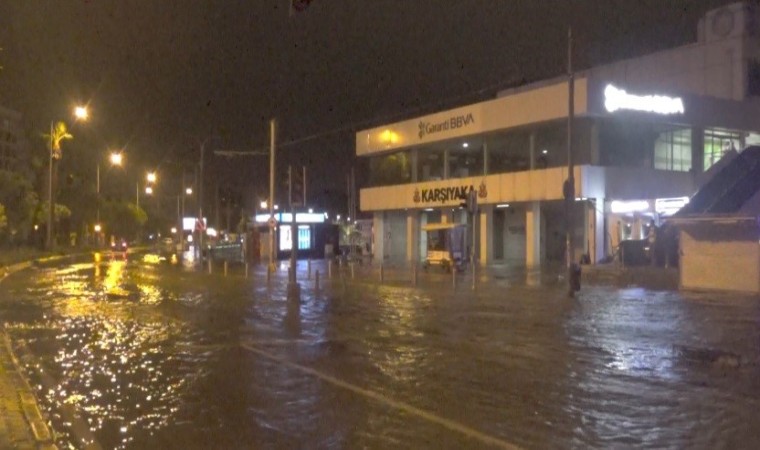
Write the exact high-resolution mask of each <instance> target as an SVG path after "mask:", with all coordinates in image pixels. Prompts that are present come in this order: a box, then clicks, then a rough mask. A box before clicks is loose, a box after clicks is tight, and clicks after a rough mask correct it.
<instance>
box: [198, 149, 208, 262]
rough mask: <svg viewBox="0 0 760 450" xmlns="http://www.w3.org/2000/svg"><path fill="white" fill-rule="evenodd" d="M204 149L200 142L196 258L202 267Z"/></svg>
mask: <svg viewBox="0 0 760 450" xmlns="http://www.w3.org/2000/svg"><path fill="white" fill-rule="evenodd" d="M205 151H206V141H203V142H201V161H200V178H199V179H198V220H199V221H200V227H201V229H200V230H198V258H199V261H200V262H201V267H203V234H204V233H205V229H204V228H205V222H203V154H204V153H205Z"/></svg>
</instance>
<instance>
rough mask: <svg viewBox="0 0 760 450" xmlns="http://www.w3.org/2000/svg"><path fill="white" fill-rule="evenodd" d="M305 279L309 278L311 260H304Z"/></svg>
mask: <svg viewBox="0 0 760 450" xmlns="http://www.w3.org/2000/svg"><path fill="white" fill-rule="evenodd" d="M306 279H307V280H311V260H310V259H307V260H306Z"/></svg>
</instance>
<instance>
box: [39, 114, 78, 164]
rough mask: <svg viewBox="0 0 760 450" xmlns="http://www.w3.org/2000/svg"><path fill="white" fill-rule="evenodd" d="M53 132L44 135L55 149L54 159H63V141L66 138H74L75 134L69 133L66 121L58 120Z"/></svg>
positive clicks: (53, 149)
mask: <svg viewBox="0 0 760 450" xmlns="http://www.w3.org/2000/svg"><path fill="white" fill-rule="evenodd" d="M51 132H52V133H53V134H52V135H50V134H46V135H43V136H44V137H45V138H46V139H48V140H49V141H50V145H51V147H52V151H53V159H61V156H62V155H61V142H62V141H63V140H64V139H73V138H74V136H72V135H71V133H69V130H68V129H67V128H66V123H65V122H56V123H55V125H54V126H53V128H52V130H51Z"/></svg>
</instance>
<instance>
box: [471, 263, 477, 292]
mask: <svg viewBox="0 0 760 450" xmlns="http://www.w3.org/2000/svg"><path fill="white" fill-rule="evenodd" d="M476 270H477V268H476V266H475V261H474V260H473V261H472V290H473V291H474V290H475V281H476V279H477V276H476V275H477V273H475V272H476Z"/></svg>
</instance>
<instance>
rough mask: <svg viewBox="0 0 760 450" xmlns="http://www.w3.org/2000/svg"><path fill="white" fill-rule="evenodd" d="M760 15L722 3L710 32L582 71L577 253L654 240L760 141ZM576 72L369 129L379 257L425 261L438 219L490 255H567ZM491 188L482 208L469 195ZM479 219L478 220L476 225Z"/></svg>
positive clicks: (593, 255) (361, 151) (365, 192)
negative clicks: (470, 204)
mask: <svg viewBox="0 0 760 450" xmlns="http://www.w3.org/2000/svg"><path fill="white" fill-rule="evenodd" d="M757 95H760V14H758V11H757V10H756V9H754V8H752V7H750V6H749V5H746V4H743V3H739V4H735V5H731V6H729V7H725V8H722V9H719V10H715V11H711V12H709V13H708V14H707V15H706V16H705V18H704V19H703V20H702V21H701V23H700V39H699V42H697V43H695V44H691V45H687V46H684V47H679V48H676V49H672V50H667V51H662V52H658V53H655V54H652V55H647V56H643V57H641V58H636V59H632V60H627V61H622V62H619V63H615V64H611V65H607V66H602V67H598V68H594V69H591V70H589V71H587V72H584V73H579V74H576V77H575V82H574V117H575V119H574V121H573V142H572V152H573V160H574V163H575V170H574V178H575V194H576V197H577V198H576V201H575V211H574V214H573V217H574V218H575V223H574V224H573V226H574V229H575V236H576V238H575V242H576V249H575V254H576V255H579V256H580V255H585V256H586V257H587V259H588V261H590V262H592V263H594V262H597V261H600V260H603V259H605V258H606V257H609V256H610V255H611V254H612V253H614V252H615V250H616V248H617V247H618V245H619V243H620V242H621V241H623V240H627V239H642V238H644V237H645V236H646V232H647V230H646V228H647V225H648V224H649V223H651V221H652V220H654V221H655V222H658V221H659V220H660V219H662V218H663V217H665V216H667V215H668V214H669V213H672V212H673V211H674V210H676V209H677V208H678V207H679V206H680V205H681V204H683V201H684V198H685V197H688V196H690V195H691V194H692V193H693V192H694V191H695V190H696V189H697V187H698V186H699V183H700V181H701V180H702V179H703V177H704V172H705V171H707V170H709V168H710V167H711V166H712V165H713V164H714V163H715V162H716V161H717V160H718V159H720V157H721V156H722V155H723V154H724V153H725V152H727V151H729V150H731V149H735V150H741V149H742V148H744V146H745V145H748V144H757V143H759V142H760V134H758V131H760V100H759V99H758V98H757V97H756V96H757ZM568 96H569V85H568V82H567V80H566V79H558V80H549V81H546V82H541V83H534V84H531V85H528V86H524V87H521V88H518V89H512V90H509V91H505V92H501V93H499V95H498V96H497V98H495V99H493V100H488V101H484V102H480V103H476V104H472V105H467V106H462V107H459V108H455V109H451V110H447V111H441V112H438V113H434V114H430V115H427V116H422V117H416V118H411V119H409V120H405V121H401V122H396V123H392V124H387V125H383V126H380V127H377V128H373V129H369V130H363V131H360V132H358V133H357V134H356V154H357V156H358V157H360V158H367V159H368V160H369V161H368V162H369V166H370V176H369V179H368V180H366V183H365V186H366V187H364V188H362V189H361V191H360V208H361V210H362V211H365V212H372V213H373V216H374V219H373V254H374V258H375V259H376V260H378V261H382V260H393V261H406V262H413V261H420V260H422V259H424V257H425V254H426V249H427V242H426V235H425V233H424V232H423V230H422V228H423V226H424V225H426V224H428V223H439V222H450V223H467V224H468V225H470V227H469V229H470V233H474V236H472V235H471V236H470V237H471V238H472V239H469V240H468V242H474V243H475V253H476V257H477V260H478V261H479V262H480V264H483V265H486V264H491V263H494V262H506V263H513V264H517V265H526V266H538V265H541V264H543V263H546V262H553V261H556V262H561V261H562V260H563V258H564V254H565V220H564V209H563V207H564V206H563V189H562V187H563V182H564V181H565V180H566V179H567V175H568V173H567V162H568V155H567V147H568V145H567V123H568V109H569V108H568ZM470 189H475V190H476V191H477V193H478V204H479V211H478V213H477V216H476V217H475V218H474V219H475V220H474V221H473V217H470V216H468V214H467V213H466V211H465V210H464V209H462V208H460V206H459V205H460V203H461V202H462V200H461V199H460V196H461V195H462V194H463V193H464V192H466V191H469V190H470ZM473 224H474V226H472V225H473Z"/></svg>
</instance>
